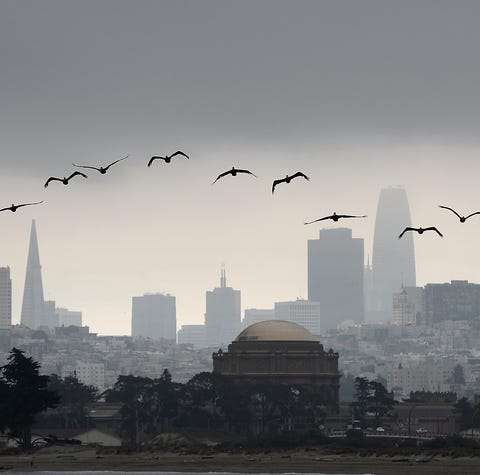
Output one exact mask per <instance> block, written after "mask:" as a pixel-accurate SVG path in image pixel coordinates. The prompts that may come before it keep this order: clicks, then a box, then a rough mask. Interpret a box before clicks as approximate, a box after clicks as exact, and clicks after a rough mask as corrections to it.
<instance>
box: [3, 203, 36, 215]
mask: <svg viewBox="0 0 480 475" xmlns="http://www.w3.org/2000/svg"><path fill="white" fill-rule="evenodd" d="M40 203H43V201H37V202H35V203H22V204H21V205H14V204H13V203H12V206H7V207H6V208H2V209H0V211H8V210H10V211H11V212H12V213H15V211H17V209H18V208H22V207H23V206H32V205H39V204H40Z"/></svg>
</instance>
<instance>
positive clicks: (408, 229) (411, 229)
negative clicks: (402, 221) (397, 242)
mask: <svg viewBox="0 0 480 475" xmlns="http://www.w3.org/2000/svg"><path fill="white" fill-rule="evenodd" d="M407 231H417V229H415V228H411V227H407V228H405V229H404V230H403V231H402V233H401V234H400V236H398V239H400V238H401V237H402V236H403V235H404V234H405V233H406V232H407Z"/></svg>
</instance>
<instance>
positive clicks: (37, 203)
mask: <svg viewBox="0 0 480 475" xmlns="http://www.w3.org/2000/svg"><path fill="white" fill-rule="evenodd" d="M40 203H43V200H42V201H36V202H35V203H22V204H21V205H17V208H22V207H23V206H32V205H39V204H40ZM0 211H2V210H0Z"/></svg>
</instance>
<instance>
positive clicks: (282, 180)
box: [272, 178, 285, 195]
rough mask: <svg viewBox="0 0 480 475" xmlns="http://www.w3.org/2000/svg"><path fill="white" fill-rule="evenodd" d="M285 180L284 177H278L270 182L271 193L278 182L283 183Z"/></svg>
mask: <svg viewBox="0 0 480 475" xmlns="http://www.w3.org/2000/svg"><path fill="white" fill-rule="evenodd" d="M284 181H285V178H280V179H278V180H274V182H273V184H272V195H273V192H274V191H275V187H276V186H277V185H279V184H280V183H283V182H284Z"/></svg>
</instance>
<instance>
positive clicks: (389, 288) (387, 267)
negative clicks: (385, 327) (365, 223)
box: [367, 187, 416, 323]
mask: <svg viewBox="0 0 480 475" xmlns="http://www.w3.org/2000/svg"><path fill="white" fill-rule="evenodd" d="M411 225H412V224H411V218H410V208H409V205H408V198H407V193H406V192H405V190H404V189H403V188H401V187H390V188H385V189H383V190H381V192H380V198H379V200H378V207H377V216H376V218H375V235H374V240H373V258H372V284H371V297H370V298H369V302H370V307H369V308H367V320H368V321H370V322H376V323H380V322H387V321H390V320H391V319H392V295H393V294H394V293H395V292H398V290H399V289H400V288H401V287H402V286H404V287H410V286H415V285H416V276H415V251H414V247H413V235H412V233H406V234H405V235H404V236H403V237H402V239H398V236H399V234H400V233H401V232H402V231H403V229H404V228H405V227H406V226H411Z"/></svg>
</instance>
